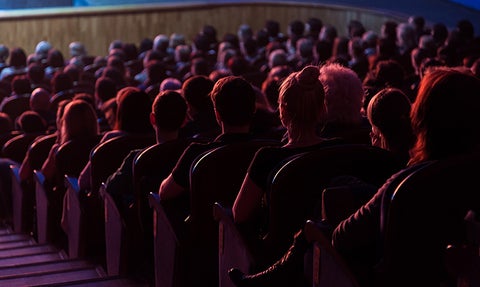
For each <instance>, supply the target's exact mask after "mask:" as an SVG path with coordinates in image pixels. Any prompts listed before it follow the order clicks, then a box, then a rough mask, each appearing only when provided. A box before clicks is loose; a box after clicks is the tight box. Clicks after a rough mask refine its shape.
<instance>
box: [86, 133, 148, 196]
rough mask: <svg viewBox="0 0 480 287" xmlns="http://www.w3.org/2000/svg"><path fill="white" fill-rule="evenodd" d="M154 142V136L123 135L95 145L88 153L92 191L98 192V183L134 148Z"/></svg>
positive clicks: (113, 170)
mask: <svg viewBox="0 0 480 287" xmlns="http://www.w3.org/2000/svg"><path fill="white" fill-rule="evenodd" d="M154 144H155V136H154V135H153V134H148V135H123V136H118V137H115V138H112V139H109V140H108V141H106V142H103V143H101V144H99V145H97V146H96V147H95V148H94V149H93V150H92V152H91V154H90V161H91V164H92V191H93V192H94V193H95V192H98V190H99V188H100V185H101V184H102V182H104V181H105V180H106V179H107V178H108V177H109V176H110V175H111V174H112V173H114V172H115V170H117V168H119V167H120V165H121V164H122V161H123V159H124V158H125V157H126V156H127V155H128V153H130V151H132V150H134V149H143V148H145V147H147V146H151V145H154Z"/></svg>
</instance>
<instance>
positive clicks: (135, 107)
mask: <svg viewBox="0 0 480 287" xmlns="http://www.w3.org/2000/svg"><path fill="white" fill-rule="evenodd" d="M124 89H125V92H122V90H124ZM124 89H122V90H120V91H119V92H118V94H119V95H117V105H118V107H117V120H116V124H115V129H117V130H122V131H125V132H128V133H134V134H135V133H140V134H145V133H153V128H152V125H151V124H150V112H151V110H152V102H151V101H150V97H149V96H148V95H147V94H146V93H145V92H143V91H141V90H139V89H136V88H131V87H127V88H124Z"/></svg>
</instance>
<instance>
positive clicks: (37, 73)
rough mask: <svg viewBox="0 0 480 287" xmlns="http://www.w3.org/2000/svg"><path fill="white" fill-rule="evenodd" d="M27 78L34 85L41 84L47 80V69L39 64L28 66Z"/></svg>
mask: <svg viewBox="0 0 480 287" xmlns="http://www.w3.org/2000/svg"><path fill="white" fill-rule="evenodd" d="M27 76H28V78H29V79H30V81H31V82H32V83H41V82H42V81H43V80H44V79H45V69H44V68H43V67H42V66H41V65H40V64H39V63H31V64H30V65H28V71H27Z"/></svg>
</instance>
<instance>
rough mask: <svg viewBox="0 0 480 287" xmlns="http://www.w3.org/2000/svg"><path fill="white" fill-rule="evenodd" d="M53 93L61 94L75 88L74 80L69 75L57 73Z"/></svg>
mask: <svg viewBox="0 0 480 287" xmlns="http://www.w3.org/2000/svg"><path fill="white" fill-rule="evenodd" d="M52 87H53V93H54V94H56V93H59V92H62V91H66V90H69V89H71V88H73V81H72V78H70V76H69V75H68V74H67V73H64V72H57V73H55V75H54V76H53V78H52Z"/></svg>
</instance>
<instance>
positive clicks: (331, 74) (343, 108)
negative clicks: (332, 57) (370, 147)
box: [320, 63, 364, 126]
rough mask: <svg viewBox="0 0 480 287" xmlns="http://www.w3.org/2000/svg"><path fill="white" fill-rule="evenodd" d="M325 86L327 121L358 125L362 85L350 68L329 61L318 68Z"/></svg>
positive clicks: (360, 115)
mask: <svg viewBox="0 0 480 287" xmlns="http://www.w3.org/2000/svg"><path fill="white" fill-rule="evenodd" d="M320 81H321V82H322V84H323V86H324V87H325V102H326V104H327V110H328V121H329V122H334V123H336V124H340V125H347V126H349V125H358V124H360V123H361V121H362V114H361V109H362V101H363V97H364V90H363V85H362V82H361V80H360V78H359V77H358V76H357V74H356V73H355V72H354V71H353V70H352V69H350V68H347V67H344V66H342V65H340V64H336V63H331V64H327V65H324V66H322V67H321V68H320Z"/></svg>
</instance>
